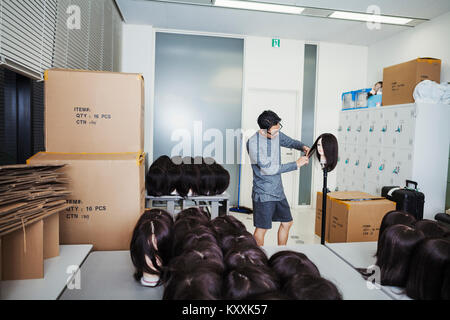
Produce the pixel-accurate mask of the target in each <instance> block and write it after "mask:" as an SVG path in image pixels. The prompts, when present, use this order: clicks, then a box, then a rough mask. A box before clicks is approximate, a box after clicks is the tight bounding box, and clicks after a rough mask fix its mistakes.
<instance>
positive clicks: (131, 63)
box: [120, 24, 154, 161]
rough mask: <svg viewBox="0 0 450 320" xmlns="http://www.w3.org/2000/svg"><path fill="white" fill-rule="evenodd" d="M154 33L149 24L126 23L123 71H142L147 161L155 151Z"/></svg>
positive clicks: (123, 38)
mask: <svg viewBox="0 0 450 320" xmlns="http://www.w3.org/2000/svg"><path fill="white" fill-rule="evenodd" d="M153 38H154V33H153V27H152V26H149V25H133V24H124V25H123V30H122V67H121V70H120V71H121V72H130V73H141V74H142V75H143V77H144V84H145V111H144V112H145V115H144V117H145V124H144V125H145V142H144V151H145V152H147V161H148V159H149V158H150V159H152V158H153V155H152V151H153V130H149V128H152V127H153V98H152V97H153V87H154V86H153V81H154V76H153V73H154V39H153Z"/></svg>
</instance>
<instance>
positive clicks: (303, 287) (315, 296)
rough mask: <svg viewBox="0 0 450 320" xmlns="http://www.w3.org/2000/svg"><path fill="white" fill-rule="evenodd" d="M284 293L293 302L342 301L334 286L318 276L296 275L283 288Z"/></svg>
mask: <svg viewBox="0 0 450 320" xmlns="http://www.w3.org/2000/svg"><path fill="white" fill-rule="evenodd" d="M282 292H284V293H285V294H286V295H287V296H288V297H289V298H290V299H293V300H342V294H341V293H340V291H339V289H338V288H337V287H336V285H335V284H334V283H333V282H331V281H329V280H327V279H325V278H322V277H320V276H317V275H312V274H296V275H294V276H293V277H292V278H291V279H290V280H289V281H287V282H286V284H285V285H284V286H283V290H282Z"/></svg>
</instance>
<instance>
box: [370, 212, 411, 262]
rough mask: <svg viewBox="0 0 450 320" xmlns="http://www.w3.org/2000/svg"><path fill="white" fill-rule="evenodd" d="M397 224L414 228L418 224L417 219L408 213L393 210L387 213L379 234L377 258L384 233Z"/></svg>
mask: <svg viewBox="0 0 450 320" xmlns="http://www.w3.org/2000/svg"><path fill="white" fill-rule="evenodd" d="M396 224H402V225H405V226H409V227H413V226H414V225H415V224H416V218H415V217H414V216H413V215H411V214H409V213H408V212H406V211H397V210H393V211H389V212H387V213H386V214H385V215H384V217H383V219H382V220H381V225H380V231H379V232H378V245H377V252H376V253H375V256H377V255H378V252H379V250H380V248H381V243H380V239H381V235H382V234H383V233H384V230H386V229H387V228H389V227H391V226H393V225H396Z"/></svg>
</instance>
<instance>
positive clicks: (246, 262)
mask: <svg viewBox="0 0 450 320" xmlns="http://www.w3.org/2000/svg"><path fill="white" fill-rule="evenodd" d="M224 262H225V265H226V266H227V268H228V269H235V268H239V267H244V266H259V267H261V268H264V267H268V259H267V255H266V253H265V252H264V251H263V250H262V249H261V248H260V247H258V246H255V245H236V246H234V247H233V248H232V249H231V250H229V251H228V252H227V253H226V255H225V257H224Z"/></svg>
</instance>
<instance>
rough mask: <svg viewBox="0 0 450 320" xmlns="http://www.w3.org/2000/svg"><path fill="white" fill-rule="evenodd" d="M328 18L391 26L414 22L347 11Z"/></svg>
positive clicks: (338, 12)
mask: <svg viewBox="0 0 450 320" xmlns="http://www.w3.org/2000/svg"><path fill="white" fill-rule="evenodd" d="M328 17H329V18H336V19H346V20H357V21H367V22H379V23H389V24H407V23H409V22H411V21H412V19H409V18H400V17H391V16H382V15H376V14H370V13H356V12H345V11H335V12H333V13H332V14H331V15H329V16H328Z"/></svg>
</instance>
